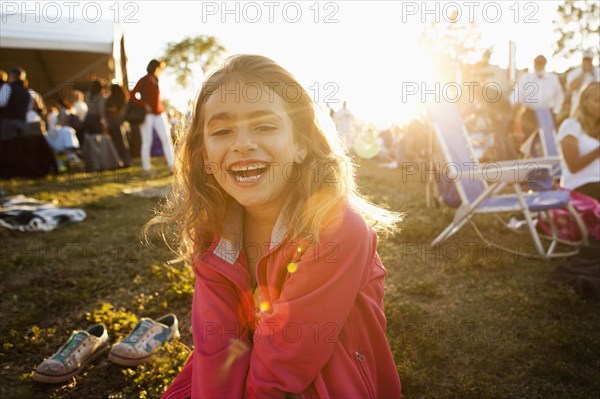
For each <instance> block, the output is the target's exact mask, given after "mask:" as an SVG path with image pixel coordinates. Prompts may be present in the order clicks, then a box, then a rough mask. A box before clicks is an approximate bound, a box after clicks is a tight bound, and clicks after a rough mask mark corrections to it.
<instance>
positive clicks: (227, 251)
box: [213, 197, 290, 265]
mask: <svg viewBox="0 0 600 399" xmlns="http://www.w3.org/2000/svg"><path fill="white" fill-rule="evenodd" d="M289 200H290V197H288V199H287V200H286V201H285V203H284V205H283V207H282V208H281V209H282V210H281V212H280V213H279V215H278V216H277V220H276V221H275V226H274V227H273V231H272V232H271V242H270V244H269V250H272V249H273V248H275V247H276V246H277V245H279V244H280V243H281V242H282V241H283V239H284V237H285V235H286V234H287V232H288V226H289V220H288V219H287V218H286V217H285V216H284V215H285V214H286V212H284V211H285V210H286V207H287V206H288V204H289ZM243 232H244V208H243V207H242V206H241V205H240V204H239V203H238V202H237V201H234V202H233V203H232V204H231V205H230V206H229V207H228V208H227V212H226V214H225V221H224V223H223V233H224V234H222V235H221V236H220V237H219V242H218V244H217V246H216V247H215V249H214V251H213V253H214V254H215V255H217V256H218V257H219V258H221V259H223V260H224V261H226V262H227V263H229V264H232V265H233V264H234V263H235V261H236V260H237V259H238V258H239V256H240V251H241V249H242V243H243V237H244V234H243ZM224 236H227V237H231V240H230V239H228V238H225V237H224Z"/></svg>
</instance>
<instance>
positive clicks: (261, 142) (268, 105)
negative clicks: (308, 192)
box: [202, 83, 304, 218]
mask: <svg viewBox="0 0 600 399" xmlns="http://www.w3.org/2000/svg"><path fill="white" fill-rule="evenodd" d="M222 87H223V88H224V89H225V90H221V89H218V90H217V91H215V92H214V93H213V95H212V96H211V97H210V98H209V99H208V101H207V102H206V104H205V105H204V107H203V111H202V112H203V120H204V126H203V135H204V153H203V157H204V161H205V168H206V170H207V171H208V173H212V174H213V175H214V177H215V179H216V180H217V182H218V184H219V185H220V186H221V188H223V190H225V192H227V193H228V194H229V195H231V196H232V197H233V198H234V199H235V200H236V201H238V202H239V203H240V204H241V205H242V206H244V208H246V210H247V211H249V212H250V213H253V212H252V211H253V210H255V211H259V212H260V214H261V215H268V216H269V217H273V218H274V217H276V216H277V215H278V214H279V212H280V210H281V207H282V206H283V202H284V201H285V199H286V197H287V194H288V192H289V185H290V184H292V183H291V180H293V179H295V178H297V177H298V173H300V169H299V167H298V165H297V164H295V162H297V163H301V162H302V160H303V158H304V152H303V150H302V149H301V148H300V146H298V145H297V143H296V142H295V140H294V132H293V127H292V121H291V119H290V117H289V116H288V113H287V109H286V104H285V102H284V101H283V100H282V99H281V98H280V97H279V96H278V95H277V94H275V93H273V92H272V91H269V90H267V88H266V87H264V86H260V87H259V85H258V84H250V85H244V84H242V83H235V84H234V83H228V84H226V85H224V86H222ZM232 88H233V89H234V90H233V89H232Z"/></svg>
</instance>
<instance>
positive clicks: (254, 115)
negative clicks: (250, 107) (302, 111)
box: [206, 110, 282, 126]
mask: <svg viewBox="0 0 600 399" xmlns="http://www.w3.org/2000/svg"><path fill="white" fill-rule="evenodd" d="M236 117H237V115H236V114H232V113H230V112H219V113H218V114H214V115H211V117H210V119H209V120H208V122H207V123H206V125H207V126H208V125H210V124H211V123H213V122H217V121H231V120H234V119H236ZM266 117H274V118H277V119H278V120H280V121H281V120H282V119H281V116H280V115H279V114H278V113H276V112H273V111H269V110H258V111H254V112H251V113H249V114H248V120H250V121H255V120H257V119H261V118H266Z"/></svg>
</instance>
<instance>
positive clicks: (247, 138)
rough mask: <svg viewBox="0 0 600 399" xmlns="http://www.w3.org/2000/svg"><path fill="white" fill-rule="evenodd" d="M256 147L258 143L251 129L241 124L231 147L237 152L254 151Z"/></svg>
mask: <svg viewBox="0 0 600 399" xmlns="http://www.w3.org/2000/svg"><path fill="white" fill-rule="evenodd" d="M256 148H257V145H256V142H255V141H254V137H253V135H252V132H251V131H250V129H249V128H248V127H247V126H240V127H239V128H238V133H237V135H236V139H235V143H233V146H232V147H231V149H232V150H233V151H235V152H240V153H246V152H248V151H254V150H256Z"/></svg>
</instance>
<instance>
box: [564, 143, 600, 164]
mask: <svg viewBox="0 0 600 399" xmlns="http://www.w3.org/2000/svg"><path fill="white" fill-rule="evenodd" d="M560 147H561V148H562V152H563V156H564V158H565V162H566V163H567V167H568V168H569V170H570V171H571V172H572V173H577V172H579V171H580V170H582V169H583V168H585V167H586V166H588V165H589V164H590V163H592V162H594V161H595V160H596V158H598V157H600V146H598V147H596V148H595V149H593V150H592V151H590V152H588V153H587V154H583V155H580V154H579V143H578V141H577V139H576V138H575V137H573V136H567V137H565V138H564V139H562V140H561V142H560Z"/></svg>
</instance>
